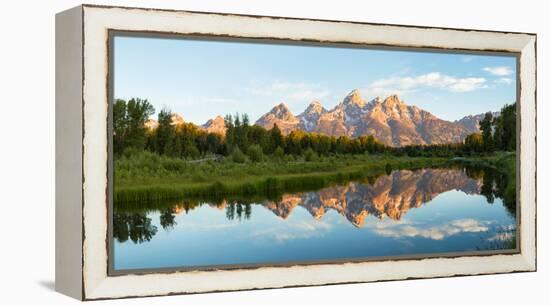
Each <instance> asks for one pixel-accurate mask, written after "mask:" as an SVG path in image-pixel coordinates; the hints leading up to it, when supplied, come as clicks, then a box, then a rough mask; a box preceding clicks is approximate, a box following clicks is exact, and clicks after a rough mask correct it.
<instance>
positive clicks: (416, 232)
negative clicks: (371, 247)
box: [374, 219, 490, 240]
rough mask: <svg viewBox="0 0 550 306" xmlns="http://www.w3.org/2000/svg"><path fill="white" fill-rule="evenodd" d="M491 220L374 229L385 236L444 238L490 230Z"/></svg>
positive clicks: (379, 226)
mask: <svg viewBox="0 0 550 306" xmlns="http://www.w3.org/2000/svg"><path fill="white" fill-rule="evenodd" d="M489 223H490V222H487V221H485V222H483V221H477V220H474V219H460V220H455V221H453V222H451V223H449V224H446V225H443V226H433V227H427V228H422V227H419V226H414V225H411V224H406V223H405V224H395V225H391V224H386V225H383V224H378V225H376V226H375V228H374V231H375V232H376V233H378V234H380V235H382V236H385V237H392V238H407V237H409V238H410V237H423V238H427V239H432V240H442V239H445V238H446V237H448V236H453V235H456V234H460V233H479V232H487V231H488V230H489V226H488V225H489Z"/></svg>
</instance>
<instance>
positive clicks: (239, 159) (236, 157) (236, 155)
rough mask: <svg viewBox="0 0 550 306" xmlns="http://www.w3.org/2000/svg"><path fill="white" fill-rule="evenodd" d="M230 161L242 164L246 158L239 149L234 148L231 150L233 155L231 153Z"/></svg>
mask: <svg viewBox="0 0 550 306" xmlns="http://www.w3.org/2000/svg"><path fill="white" fill-rule="evenodd" d="M231 160H232V161H233V162H235V163H239V164H242V163H244V162H245V161H246V156H245V155H244V154H243V152H241V150H239V148H235V149H234V150H233V153H231Z"/></svg>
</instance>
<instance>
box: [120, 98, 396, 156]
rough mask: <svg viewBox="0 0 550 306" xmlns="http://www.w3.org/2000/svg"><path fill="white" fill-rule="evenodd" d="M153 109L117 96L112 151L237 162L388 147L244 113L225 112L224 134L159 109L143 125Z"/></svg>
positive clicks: (365, 138)
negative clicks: (253, 119) (265, 123)
mask: <svg viewBox="0 0 550 306" xmlns="http://www.w3.org/2000/svg"><path fill="white" fill-rule="evenodd" d="M154 112H155V109H154V107H153V106H152V105H151V104H150V103H149V102H148V101H147V100H142V99H137V98H135V99H131V100H129V101H125V100H121V99H117V100H116V101H115V104H114V108H113V127H114V131H113V134H114V136H113V138H114V141H113V142H114V152H115V155H119V154H122V152H124V151H125V150H127V149H128V148H133V149H137V150H148V151H151V152H154V153H157V154H160V155H167V156H171V157H182V158H198V157H199V156H205V155H212V154H217V155H224V156H229V157H231V158H232V159H233V160H234V161H236V162H244V161H245V160H246V159H250V160H252V161H261V160H263V159H264V158H265V157H266V156H268V155H269V156H272V157H274V158H284V157H285V155H294V156H304V157H305V159H306V160H312V159H314V158H316V157H317V156H326V155H330V154H359V153H364V152H369V153H383V152H385V151H387V150H388V149H389V147H387V146H385V145H384V144H382V143H381V142H379V141H377V140H376V139H375V138H374V137H373V136H361V137H359V138H354V139H351V138H349V137H347V136H340V137H334V136H326V135H321V134H316V133H307V132H304V131H298V130H297V131H293V132H291V133H290V134H289V135H283V134H282V132H281V130H280V129H279V127H278V126H277V125H274V126H273V128H271V129H269V130H268V129H265V128H263V127H261V126H257V125H251V124H250V122H249V118H248V115H246V114H243V115H239V114H236V115H234V116H233V115H227V116H226V117H225V118H224V120H225V125H226V128H227V129H226V134H225V137H224V136H222V135H219V134H216V133H208V132H206V131H204V130H202V129H200V128H199V127H197V126H196V125H195V124H192V123H180V124H177V125H175V124H173V122H172V113H171V112H170V111H169V110H167V109H163V110H161V111H160V112H159V113H158V119H157V122H158V126H157V127H156V128H147V127H146V126H145V123H146V121H147V119H148V118H149V117H150V116H151V115H152V114H154Z"/></svg>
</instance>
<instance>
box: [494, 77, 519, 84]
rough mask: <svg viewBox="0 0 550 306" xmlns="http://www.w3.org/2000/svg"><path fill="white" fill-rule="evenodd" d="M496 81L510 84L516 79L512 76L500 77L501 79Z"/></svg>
mask: <svg viewBox="0 0 550 306" xmlns="http://www.w3.org/2000/svg"><path fill="white" fill-rule="evenodd" d="M494 82H495V83H497V84H505V85H510V84H512V83H513V82H514V80H513V79H512V78H500V79H497V80H494Z"/></svg>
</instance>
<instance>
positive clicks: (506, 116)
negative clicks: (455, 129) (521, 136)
mask: <svg viewBox="0 0 550 306" xmlns="http://www.w3.org/2000/svg"><path fill="white" fill-rule="evenodd" d="M479 128H480V130H481V133H475V134H471V135H468V137H466V139H465V141H464V146H465V149H466V150H467V151H468V152H476V153H481V152H488V153H491V152H494V151H515V150H516V103H514V104H511V105H504V107H502V109H501V110H500V116H497V117H495V116H493V114H492V113H490V112H488V113H486V114H485V116H484V117H483V119H482V120H481V121H480V122H479Z"/></svg>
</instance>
